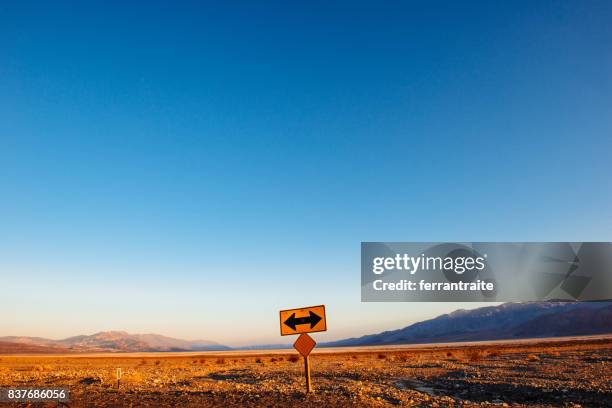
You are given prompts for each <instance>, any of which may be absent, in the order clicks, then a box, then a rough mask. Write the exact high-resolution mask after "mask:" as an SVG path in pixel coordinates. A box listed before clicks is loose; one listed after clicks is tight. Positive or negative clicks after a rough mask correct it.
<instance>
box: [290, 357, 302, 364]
mask: <svg viewBox="0 0 612 408" xmlns="http://www.w3.org/2000/svg"><path fill="white" fill-rule="evenodd" d="M299 360H300V358H299V357H298V356H290V357H288V358H287V361H290V362H292V363H297V362H298V361H299Z"/></svg>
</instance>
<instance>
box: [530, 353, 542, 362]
mask: <svg viewBox="0 0 612 408" xmlns="http://www.w3.org/2000/svg"><path fill="white" fill-rule="evenodd" d="M539 359H540V357H538V356H536V355H535V354H529V355H528V356H527V360H529V361H538V360H539Z"/></svg>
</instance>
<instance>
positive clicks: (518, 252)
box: [361, 242, 612, 302]
mask: <svg viewBox="0 0 612 408" xmlns="http://www.w3.org/2000/svg"><path fill="white" fill-rule="evenodd" d="M552 299H555V300H584V301H594V300H609V299H612V243H610V242H537V243H536V242H522V243H521V242H512V243H508V242H504V243H501V242H471V243H415V242H362V243H361V300H362V301H363V302H487V301H490V302H513V301H514V302H519V301H537V300H552Z"/></svg>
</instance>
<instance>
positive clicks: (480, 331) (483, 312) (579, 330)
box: [324, 301, 612, 347]
mask: <svg viewBox="0 0 612 408" xmlns="http://www.w3.org/2000/svg"><path fill="white" fill-rule="evenodd" d="M607 333H612V302H563V301H559V302H555V301H551V302H524V303H504V304H502V305H499V306H488V307H481V308H478V309H473V310H464V309H460V310H457V311H455V312H452V313H449V314H444V315H441V316H438V317H436V318H434V319H430V320H426V321H423V322H419V323H415V324H412V325H410V326H407V327H404V328H403V329H399V330H391V331H385V332H382V333H378V334H370V335H366V336H362V337H358V338H350V339H345V340H339V341H334V342H329V343H325V344H324V346H329V347H336V346H370V345H385V344H419V343H442V342H457V341H481V340H501V339H522V338H538V337H540V338H542V337H560V336H575V335H593V334H607Z"/></svg>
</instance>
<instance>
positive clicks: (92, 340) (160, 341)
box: [0, 331, 230, 352]
mask: <svg viewBox="0 0 612 408" xmlns="http://www.w3.org/2000/svg"><path fill="white" fill-rule="evenodd" d="M3 344H4V347H2V345H3ZM36 347H39V348H45V349H51V350H60V351H57V352H94V351H95V352H106V351H114V352H117V351H122V352H143V351H210V350H230V348H229V347H227V346H224V345H221V344H218V343H215V342H212V341H208V340H181V339H175V338H172V337H166V336H162V335H159V334H129V333H126V332H123V331H108V332H99V333H95V334H92V335H90V336H83V335H82V336H74V337H68V338H66V339H62V340H51V339H45V338H42V337H16V336H6V337H0V350H4V349H6V350H14V352H44V351H34V350H35V349H36ZM19 348H21V349H22V351H19V350H18V349H19ZM0 352H2V351H0Z"/></svg>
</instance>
